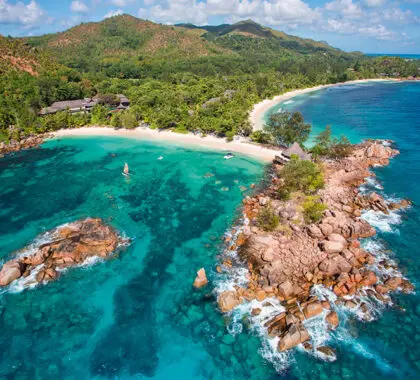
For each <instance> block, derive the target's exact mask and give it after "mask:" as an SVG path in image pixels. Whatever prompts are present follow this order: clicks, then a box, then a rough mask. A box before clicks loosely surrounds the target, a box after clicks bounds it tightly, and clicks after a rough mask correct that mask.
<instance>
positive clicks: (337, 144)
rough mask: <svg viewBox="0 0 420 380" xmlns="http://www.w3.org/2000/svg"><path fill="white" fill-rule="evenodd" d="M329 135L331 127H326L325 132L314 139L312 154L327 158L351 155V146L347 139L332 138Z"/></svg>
mask: <svg viewBox="0 0 420 380" xmlns="http://www.w3.org/2000/svg"><path fill="white" fill-rule="evenodd" d="M331 135H332V131H331V127H330V126H329V125H327V127H326V128H325V130H324V131H322V132H320V133H319V134H318V136H316V137H315V145H314V146H313V147H312V149H311V152H312V154H314V155H315V156H324V157H329V158H343V157H346V156H348V155H349V154H350V153H351V150H352V146H351V144H350V141H349V140H348V139H347V137H345V136H341V137H340V138H336V137H334V138H333V137H332V136H331Z"/></svg>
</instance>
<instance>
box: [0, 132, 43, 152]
mask: <svg viewBox="0 0 420 380" xmlns="http://www.w3.org/2000/svg"><path fill="white" fill-rule="evenodd" d="M46 137H47V136H46V135H34V136H27V137H25V136H22V137H21V138H20V140H14V139H11V140H10V141H9V142H8V143H5V142H1V141H0V155H4V154H7V153H11V152H17V151H19V150H22V149H29V148H33V147H36V146H38V145H41V144H42V143H43V142H44V139H45V138H46Z"/></svg>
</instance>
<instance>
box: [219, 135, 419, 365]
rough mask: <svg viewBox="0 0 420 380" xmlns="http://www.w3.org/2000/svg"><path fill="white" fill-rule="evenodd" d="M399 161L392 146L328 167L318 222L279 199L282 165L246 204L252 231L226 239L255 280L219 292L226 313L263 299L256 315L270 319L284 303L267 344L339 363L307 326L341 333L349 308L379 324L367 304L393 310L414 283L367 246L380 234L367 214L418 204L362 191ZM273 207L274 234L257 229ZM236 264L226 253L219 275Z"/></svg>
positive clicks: (381, 144) (296, 204) (375, 144)
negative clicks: (342, 314)
mask: <svg viewBox="0 0 420 380" xmlns="http://www.w3.org/2000/svg"><path fill="white" fill-rule="evenodd" d="M398 154H399V152H398V151H397V150H396V149H393V148H392V147H391V146H390V143H389V142H388V141H366V142H363V143H362V144H359V145H355V146H353V147H352V150H351V153H350V154H349V155H348V156H347V157H345V158H341V159H338V160H324V161H323V162H322V163H321V166H322V168H323V172H324V178H325V187H324V188H323V189H322V190H320V191H319V194H318V195H319V197H320V200H321V202H322V203H323V204H324V205H325V208H326V209H325V211H324V212H323V213H322V217H321V218H320V220H319V221H318V222H317V223H308V222H306V221H305V218H304V216H303V214H302V207H301V206H302V203H301V200H300V197H299V195H297V196H294V197H292V198H291V199H290V200H287V201H284V200H280V199H279V197H278V189H279V186H280V184H281V181H282V179H281V178H279V176H278V173H279V169H280V167H281V166H280V165H279V164H277V163H276V161H275V162H274V164H273V170H272V176H271V183H270V184H269V186H268V187H267V188H266V189H265V190H264V191H262V192H261V193H259V194H257V195H255V196H254V197H247V198H246V199H244V211H243V213H244V215H243V220H244V224H243V225H242V226H239V227H236V228H235V229H234V231H233V232H232V234H231V235H230V236H229V237H228V238H227V239H226V243H227V246H228V249H227V250H226V252H227V253H228V252H232V251H235V252H237V253H238V255H239V257H240V258H242V260H243V261H245V263H246V264H247V267H248V275H247V280H248V281H247V283H246V284H245V285H243V284H240V285H235V286H234V287H233V289H229V290H221V291H219V293H218V304H219V308H220V310H221V311H222V312H223V313H230V312H231V311H232V310H233V309H235V308H236V307H238V305H241V304H246V303H251V302H252V301H254V300H256V301H258V302H259V306H258V307H255V308H252V310H250V315H253V316H254V315H259V314H264V313H263V311H264V310H263V309H264V307H265V306H267V307H270V306H272V301H271V300H275V301H276V302H280V304H281V305H282V311H281V312H279V313H278V314H277V315H275V316H274V317H273V315H272V314H271V315H270V316H269V318H266V319H265V320H263V321H262V322H263V324H264V328H265V334H266V337H267V338H268V339H270V340H272V341H274V342H276V344H277V347H278V351H280V352H283V351H286V350H289V349H291V348H293V347H296V346H298V345H300V344H303V347H304V348H305V349H306V350H308V351H310V352H315V353H317V354H319V355H321V356H324V357H326V358H328V359H331V360H333V359H334V358H335V353H334V351H333V350H332V349H331V348H330V347H327V346H318V347H316V346H314V345H313V343H312V342H311V336H310V334H309V332H308V330H307V328H306V327H305V322H306V321H307V320H310V319H311V318H314V317H318V318H319V317H322V318H324V320H325V321H326V323H327V324H328V325H329V328H330V329H335V328H337V326H338V325H339V323H340V321H339V317H338V313H337V308H339V307H340V308H341V307H344V308H348V309H353V310H357V312H358V315H362V319H364V320H366V321H368V320H371V319H372V317H371V315H370V310H369V308H368V307H367V305H366V302H365V301H366V300H367V299H369V298H371V299H375V300H377V301H379V302H381V303H390V302H391V298H390V297H389V293H390V292H394V291H404V292H411V291H412V290H413V286H412V284H411V283H410V282H409V281H408V280H406V279H405V278H403V276H402V275H401V274H400V272H398V271H397V270H395V271H392V270H391V271H390V270H389V269H392V267H393V266H394V265H395V264H394V263H393V262H391V261H388V260H384V259H381V258H380V257H379V255H378V257H375V254H372V253H369V252H367V251H366V250H365V249H363V248H362V247H361V244H360V239H363V238H367V237H371V236H374V235H375V233H376V231H375V229H374V228H373V227H372V226H371V225H370V224H369V223H368V222H367V221H366V220H364V219H363V218H361V216H362V213H363V211H364V210H375V211H378V212H382V213H389V212H391V211H392V210H395V209H400V208H405V207H408V206H409V205H410V201H406V200H403V201H401V202H399V203H394V202H388V201H386V200H385V199H384V198H383V197H381V196H380V195H378V194H376V193H362V192H361V191H360V190H359V186H360V185H361V184H363V183H364V182H365V180H366V179H367V178H368V177H370V176H373V175H374V174H373V173H372V172H371V171H370V170H369V169H370V168H372V167H374V166H379V165H388V163H389V160H390V159H392V158H393V157H395V156H396V155H398ZM267 205H269V206H270V208H271V209H272V210H273V211H274V213H275V215H277V217H278V218H279V220H280V225H279V226H278V227H277V228H276V229H275V230H274V231H270V232H267V231H264V230H263V229H261V228H260V227H259V226H258V222H257V217H258V214H259V213H260V212H261V210H262V209H264V208H265V207H267ZM232 237H233V238H232ZM233 261H234V260H232V259H231V256H229V255H228V254H226V253H225V254H224V255H222V259H221V263H220V265H219V266H218V267H217V271H218V272H219V273H228V272H229V271H230V270H231V269H232V266H234V265H235V263H234V262H233ZM238 265H240V264H239V263H238ZM382 269H384V270H382ZM395 269H396V268H395ZM316 287H323V288H325V289H328V290H329V292H330V293H331V294H332V296H333V297H332V298H333V299H334V302H331V297H330V300H327V299H326V298H323V297H320V296H317V295H316V294H315V292H314V289H315V288H316Z"/></svg>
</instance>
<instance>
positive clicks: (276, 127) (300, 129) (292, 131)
mask: <svg viewBox="0 0 420 380" xmlns="http://www.w3.org/2000/svg"><path fill="white" fill-rule="evenodd" d="M264 129H265V131H266V132H267V133H269V134H270V135H271V136H272V142H273V143H274V144H276V145H285V146H289V145H292V144H293V143H294V142H297V143H298V144H300V145H303V143H304V142H305V141H306V140H307V139H308V137H309V134H310V133H311V125H310V124H308V123H305V120H304V119H303V116H302V114H301V113H300V112H293V113H291V112H288V111H283V112H276V113H274V114H272V115H270V118H269V120H268V123H267V124H266V125H265V126H264Z"/></svg>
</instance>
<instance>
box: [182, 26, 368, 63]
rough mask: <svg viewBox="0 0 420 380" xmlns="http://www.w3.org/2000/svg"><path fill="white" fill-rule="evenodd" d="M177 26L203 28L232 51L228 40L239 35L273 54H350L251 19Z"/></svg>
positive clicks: (234, 49) (238, 39)
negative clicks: (286, 52) (217, 23)
mask: <svg viewBox="0 0 420 380" xmlns="http://www.w3.org/2000/svg"><path fill="white" fill-rule="evenodd" d="M177 26H179V27H184V28H188V29H195V30H204V31H206V33H204V34H203V37H204V38H205V39H207V40H209V41H213V42H214V43H215V44H217V45H221V46H226V45H227V46H229V45H230V48H231V50H233V51H237V48H238V45H239V44H237V43H236V44H232V43H230V42H229V40H235V39H236V41H244V39H241V37H247V38H253V39H254V40H253V42H254V43H255V46H259V47H260V49H265V50H272V53H273V54H275V53H281V52H282V51H283V53H284V52H285V51H289V52H290V53H292V52H293V53H300V54H311V53H312V54H313V53H319V52H323V53H329V54H337V55H347V56H350V54H348V53H344V52H343V51H341V50H339V49H336V48H333V47H332V46H330V45H328V44H327V43H326V42H320V41H314V40H311V39H304V38H300V37H296V36H292V35H289V34H286V33H284V32H281V31H278V30H274V29H271V28H267V27H265V26H262V25H260V24H258V23H256V22H254V21H252V20H245V21H240V22H238V23H236V24H233V25H230V24H223V25H218V26H213V25H206V26H195V25H192V24H178V25H177ZM244 47H245V46H244ZM241 50H242V49H241ZM248 53H249V51H248ZM354 54H361V53H352V54H351V55H354Z"/></svg>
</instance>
